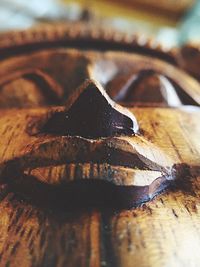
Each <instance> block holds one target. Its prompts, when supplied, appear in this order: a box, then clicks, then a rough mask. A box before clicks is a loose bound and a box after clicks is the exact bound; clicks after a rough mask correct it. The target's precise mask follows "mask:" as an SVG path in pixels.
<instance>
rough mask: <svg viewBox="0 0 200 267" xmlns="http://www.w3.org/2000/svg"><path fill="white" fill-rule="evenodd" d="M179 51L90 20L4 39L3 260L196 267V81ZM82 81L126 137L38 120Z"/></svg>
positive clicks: (0, 88) (42, 265) (199, 228)
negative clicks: (90, 84)
mask: <svg viewBox="0 0 200 267" xmlns="http://www.w3.org/2000/svg"><path fill="white" fill-rule="evenodd" d="M72 48H73V49H72ZM107 50H109V51H107ZM111 50H112V51H111ZM179 52H180V51H179ZM179 52H177V51H176V53H174V52H172V51H168V52H166V51H164V50H163V49H162V48H159V47H157V48H153V45H152V44H151V43H150V44H149V43H148V42H147V41H146V42H145V43H144V45H141V44H139V38H138V39H137V38H136V37H134V36H127V35H123V34H119V33H116V32H109V31H106V30H102V29H101V30H97V28H95V27H93V26H92V25H91V24H90V26H89V25H84V27H82V26H81V25H76V26H74V27H73V29H72V27H71V25H55V26H47V27H46V28H45V27H44V28H43V27H41V28H38V29H31V30H30V31H22V32H19V33H15V32H13V33H8V34H5V35H2V36H1V39H0V59H1V61H0V181H1V183H0V212H1V213H0V215H1V216H0V267H19V266H20V267H66V266H67V267H133V266H138V267H168V266H169V267H199V263H200V254H199V248H200V223H199V222H200V152H199V151H200V143H199V136H200V125H199V119H200V109H199V104H200V94H199V92H200V85H199V83H198V81H197V80H195V79H193V78H192V77H191V76H189V75H188V74H186V73H185V72H183V71H182V70H181V69H180V68H178V67H175V65H177V66H178V65H180V66H182V68H183V69H187V71H189V70H188V68H186V67H185V65H187V61H186V60H185V57H183V58H182V57H181V54H180V55H179V56H180V58H179V59H178V58H177V55H178V54H179ZM189 54H190V53H189ZM184 55H185V54H184ZM189 56H191V55H189ZM189 58H190V57H189ZM167 62H168V63H167ZM188 64H189V62H188ZM195 64H196V63H195ZM189 65H190V64H189ZM192 66H193V64H192ZM195 66H196V65H195ZM195 73H196V72H195ZM192 74H193V75H194V72H193V71H192ZM197 74H198V72H197ZM86 79H90V81H91V79H92V80H95V81H97V82H98V83H96V82H94V84H99V83H100V84H101V85H100V87H101V86H102V88H104V89H105V90H106V93H105V91H104V89H102V88H101V89H100V92H104V93H103V94H101V95H100V97H99V95H98V96H97V95H96V96H95V99H96V100H95V101H99V100H101V101H102V99H103V100H105V99H104V97H105V95H106V99H108V97H107V94H108V95H109V97H110V98H111V99H114V100H115V101H117V102H119V103H118V104H120V105H121V106H123V107H124V108H125V110H128V112H129V115H130V113H131V117H132V118H136V120H137V123H138V126H139V127H138V129H137V131H134V134H133V135H130V134H126V133H125V132H123V134H122V135H121V134H120V136H117V135H114V136H106V137H105V136H104V137H102V136H100V137H99V136H95V137H94V136H92V138H91V136H90V138H88V136H85V137H84V134H85V132H84V131H83V129H82V127H81V129H79V135H81V136H76V135H68V134H67V132H65V133H64V135H63V132H60V131H57V132H56V133H55V132H54V133H52V132H51V131H49V128H48V127H47V128H45V127H44V126H45V125H46V123H48V122H49V120H51V118H52V116H54V114H65V112H66V111H67V110H68V109H67V107H68V108H69V106H70V105H69V99H70V98H69V96H70V95H72V96H73V93H74V91H75V90H76V89H77V88H78V87H79V86H82V85H83V84H85V80H86ZM86 84H87V82H86ZM79 88H82V87H79ZM84 88H85V87H84ZM86 88H87V87H86ZM147 88H150V89H149V90H151V92H152V94H151V92H150V91H149V90H147ZM83 91H84V90H83ZM155 92H156V93H155ZM147 94H149V96H148V97H147ZM172 96H173V97H172ZM150 97H151V101H147V100H148V99H150ZM79 98H80V99H81V100H84V101H83V102H84V105H83V106H84V108H85V107H87V99H88V97H87V98H84V97H82V95H81V94H78V98H77V99H79ZM147 98H148V99H147ZM136 99H137V100H136ZM144 100H145V101H144ZM85 101H86V102H85ZM70 103H72V104H76V103H77V102H76V101H71V102H70ZM110 103H113V102H112V101H111V100H109V101H107V102H106V105H108V104H110ZM107 107H108V106H107ZM76 108H77V110H78V111H79V112H81V114H83V113H84V110H81V111H80V110H79V107H76ZM109 108H110V106H109ZM112 108H113V106H112V105H111V110H112ZM121 108H122V107H121ZM122 109H123V108H122ZM93 110H95V106H93ZM109 110H110V109H109ZM65 115H66V114H65ZM72 115H74V113H73V114H72ZM89 115H90V116H91V115H92V114H89ZM106 115H107V114H104V116H106ZM83 117H84V116H83ZM102 118H104V117H103V115H102V114H101V116H99V118H98V121H100V122H101V120H102ZM85 121H86V122H87V124H89V123H88V120H87V119H86V120H85ZM135 122H136V121H135ZM135 125H136V124H135ZM51 126H52V127H53V124H52V125H51ZM99 127H100V126H99ZM91 128H92V127H91ZM44 129H45V130H46V131H44ZM89 129H90V125H88V128H87V130H89ZM59 130H60V129H59ZM95 138H96V139H95Z"/></svg>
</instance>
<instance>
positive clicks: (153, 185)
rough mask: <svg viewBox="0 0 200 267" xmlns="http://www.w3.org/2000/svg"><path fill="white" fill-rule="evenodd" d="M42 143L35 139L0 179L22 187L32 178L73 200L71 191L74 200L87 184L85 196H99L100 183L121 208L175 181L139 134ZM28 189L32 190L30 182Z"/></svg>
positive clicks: (159, 155)
mask: <svg viewBox="0 0 200 267" xmlns="http://www.w3.org/2000/svg"><path fill="white" fill-rule="evenodd" d="M45 139H46V140H45ZM45 139H44V138H43V137H42V136H41V137H39V139H38V140H37V141H36V142H33V143H32V144H30V145H29V146H28V147H26V152H25V153H23V156H21V157H18V158H15V160H11V161H9V162H7V168H6V169H4V177H11V179H12V181H14V183H15V182H17V183H18V182H19V181H20V186H21V185H22V187H23V183H24V182H25V183H26V184H27V181H29V180H31V179H33V178H34V179H35V180H36V181H40V183H41V184H46V185H47V188H48V185H49V186H54V188H55V192H57V194H58V191H57V190H58V188H60V189H61V191H62V190H63V188H66V192H65V193H66V194H68V195H70V196H71V195H73V194H72V193H71V191H70V188H73V192H74V194H75V195H77V194H78V193H79V191H80V190H82V189H81V188H82V186H83V187H85V186H86V185H89V187H88V188H87V190H85V191H84V192H87V194H88V192H90V191H91V190H97V191H98V185H99V182H100V183H101V184H102V183H103V184H105V187H106V189H105V192H107V194H108V195H109V192H110V193H111V192H115V197H116V198H117V201H118V202H120V203H123V206H132V205H136V204H139V203H141V202H144V201H147V200H149V199H151V198H152V197H154V196H155V195H157V194H158V193H159V192H160V191H162V190H164V189H165V188H166V187H167V186H168V185H169V184H170V183H171V181H172V180H173V179H174V177H173V175H172V169H173V166H172V164H171V162H170V159H169V158H168V157H167V156H166V155H165V154H163V153H162V151H160V150H159V149H158V148H157V147H156V146H154V145H153V144H151V143H150V142H148V141H146V140H145V139H144V138H142V137H140V136H138V135H136V136H134V137H111V138H104V139H98V140H92V139H86V138H82V137H70V136H69V137H64V136H62V137H59V136H54V137H53V136H49V137H48V136H46V137H45ZM52 151H54V153H53V155H52ZM157 162H159V164H158V163H157ZM6 171H7V173H6ZM91 184H92V185H93V186H92V187H90V185H91ZM74 185H77V187H76V186H74ZM106 185H107V186H106ZM37 186H38V185H37ZM39 186H40V185H39ZM113 186H114V187H113ZM29 187H30V188H29V190H30V189H31V183H30V184H29ZM99 188H101V186H100V187H99ZM103 188H104V187H103ZM108 188H110V189H109V190H110V191H109V190H108ZM88 190H89V191H88ZM102 190H104V189H102ZM26 191H27V190H26ZM55 192H54V193H55ZM122 192H124V193H122ZM87 194H86V195H87ZM83 195H84V197H86V195H85V194H83ZM128 196H129V197H128ZM66 197H67V198H68V196H66ZM84 197H83V198H84ZM102 197H104V192H102ZM69 201H71V200H69Z"/></svg>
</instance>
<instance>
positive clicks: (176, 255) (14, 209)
mask: <svg viewBox="0 0 200 267" xmlns="http://www.w3.org/2000/svg"><path fill="white" fill-rule="evenodd" d="M133 111H134V114H135V115H136V117H137V118H138V121H139V122H140V126H141V128H142V129H143V131H144V133H146V134H144V136H146V137H148V138H149V139H150V140H151V142H153V143H155V144H157V145H162V148H163V150H164V151H168V153H170V154H171V155H173V157H174V158H176V160H177V162H184V163H189V164H190V165H191V166H192V167H193V171H192V173H193V174H192V175H193V177H192V176H191V174H190V177H185V178H184V179H182V180H181V181H180V182H178V183H177V185H176V186H175V187H174V188H173V189H171V190H170V191H168V192H165V193H164V194H163V195H162V196H160V197H157V198H155V199H154V200H153V201H151V202H149V203H147V204H144V205H142V206H140V207H137V208H135V209H131V210H121V211H120V210H113V209H111V208H108V207H107V208H104V209H100V208H99V209H98V208H96V209H95V208H91V209H77V208H74V209H72V210H68V209H62V208H60V209H59V208H58V207H57V208H56V209H55V208H54V207H52V206H48V204H47V205H45V206H44V205H42V204H39V203H37V205H36V204H33V203H32V202H31V200H30V199H29V200H23V201H22V199H21V197H19V196H18V194H16V193H15V192H10V190H11V189H10V188H9V187H6V186H5V187H3V186H2V188H1V204H0V209H1V219H0V224H1V226H0V232H1V233H0V236H1V239H0V251H1V254H0V255H1V260H0V266H12V267H13V266H19V265H20V266H23V267H26V266H27V267H28V266H48V267H49V266H73V267H74V266H84V267H85V266H92V267H93V266H94V267H95V266H120V267H124V266H128V267H129V266H130V267H132V266H133V264H134V265H136V266H138V265H139V266H142V267H143V266H145V267H146V266H149V267H151V266H158V267H161V266H174V267H177V266H181V267H182V266H191V267H193V266H194V267H196V266H198V263H199V260H200V258H199V257H200V256H199V246H200V225H199V219H200V213H199V212H200V203H199V197H200V177H199V166H200V160H199V142H198V140H199V131H200V129H199V126H198V120H199V114H200V113H199V111H198V108H197V111H196V112H194V111H179V110H176V109H172V110H171V109H170V110H167V109H159V108H158V109H149V108H145V109H141V108H135V109H133ZM183 113H184V116H183ZM144 114H145V115H144ZM174 120H175V121H176V124H175V123H174ZM156 125H157V126H156ZM158 125H159V126H158ZM174 125H177V127H174ZM191 129H192V130H191ZM174 138H176V145H173V144H172V140H174ZM163 140H164V142H163ZM180 155H181V157H180ZM33 194H34V192H33ZM43 198H45V195H44V196H43ZM44 202H45V199H44ZM108 206H109V205H108Z"/></svg>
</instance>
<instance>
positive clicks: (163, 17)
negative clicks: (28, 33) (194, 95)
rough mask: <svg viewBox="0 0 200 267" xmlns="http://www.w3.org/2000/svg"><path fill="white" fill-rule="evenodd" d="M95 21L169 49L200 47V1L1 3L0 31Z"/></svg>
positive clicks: (9, 0) (39, 0)
mask: <svg viewBox="0 0 200 267" xmlns="http://www.w3.org/2000/svg"><path fill="white" fill-rule="evenodd" d="M79 20H86V21H92V22H94V21H95V22H96V23H100V24H101V25H105V26H106V27H112V28H117V29H119V30H122V31H125V32H130V33H139V34H141V41H142V36H143V35H145V36H146V37H152V36H153V37H154V39H155V40H156V41H159V42H160V43H162V45H164V46H166V47H168V48H170V47H173V46H179V45H183V44H184V43H187V42H192V43H200V0H167V1H166V0H159V1H158V0H96V1H95V0H77V1H68V0H32V1H27V0H0V31H1V32H5V31H8V30H15V29H26V28H29V27H32V26H35V25H36V24H41V23H54V22H57V21H71V22H76V21H79Z"/></svg>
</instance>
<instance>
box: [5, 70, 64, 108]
mask: <svg viewBox="0 0 200 267" xmlns="http://www.w3.org/2000/svg"><path fill="white" fill-rule="evenodd" d="M62 95H63V91H62V89H61V87H60V86H59V85H58V84H57V83H56V82H55V80H53V79H52V78H51V77H50V76H49V75H48V74H46V73H44V72H43V71H41V70H37V69H36V70H35V69H34V70H26V71H17V72H14V73H12V74H11V75H7V76H5V77H4V78H2V79H1V80H0V107H1V108H34V107H39V106H48V105H58V104H59V103H60V102H61V98H62Z"/></svg>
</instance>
